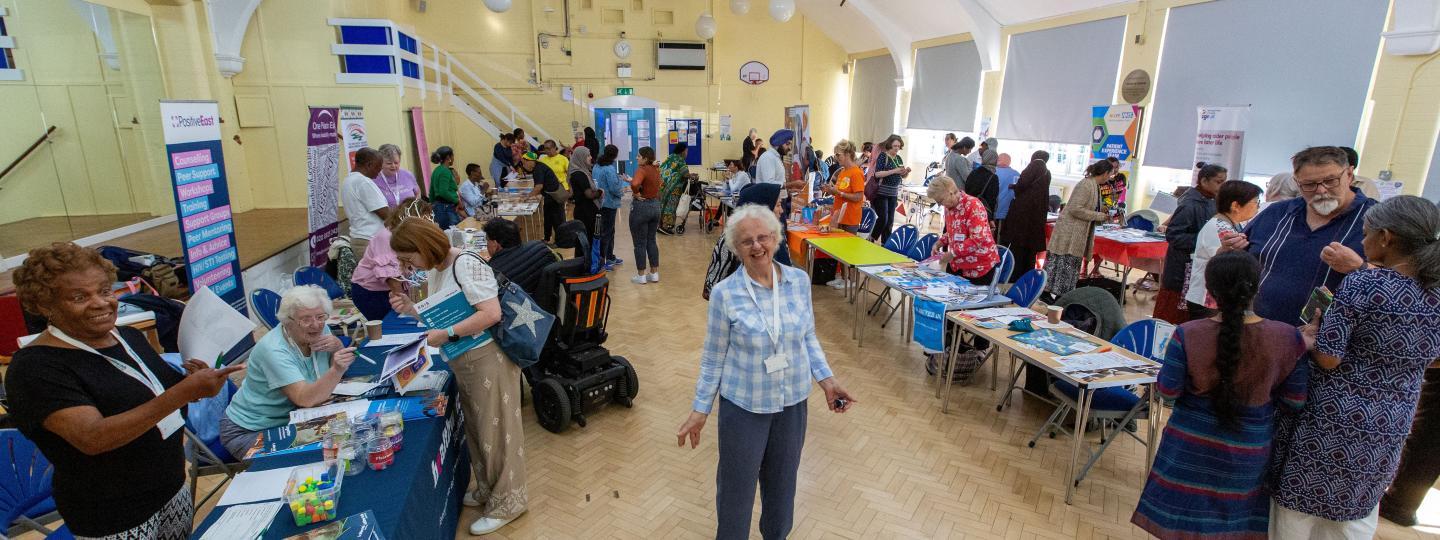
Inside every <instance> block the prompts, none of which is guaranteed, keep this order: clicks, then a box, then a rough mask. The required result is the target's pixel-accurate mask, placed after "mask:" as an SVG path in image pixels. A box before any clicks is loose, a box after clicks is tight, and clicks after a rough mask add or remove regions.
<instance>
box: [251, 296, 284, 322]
mask: <svg viewBox="0 0 1440 540" xmlns="http://www.w3.org/2000/svg"><path fill="white" fill-rule="evenodd" d="M250 311H252V312H254V313H255V316H257V317H260V322H261V323H264V324H265V329H267V330H268V329H271V328H275V327H276V326H280V295H279V294H276V293H275V291H272V290H270V289H255V290H254V291H251V292H250Z"/></svg>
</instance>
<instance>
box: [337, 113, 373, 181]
mask: <svg viewBox="0 0 1440 540" xmlns="http://www.w3.org/2000/svg"><path fill="white" fill-rule="evenodd" d="M340 136H341V137H342V138H344V139H345V164H346V165H345V166H346V167H348V168H347V169H346V170H347V171H353V170H355V152H359V151H360V149H361V148H364V147H366V146H368V145H369V144H370V142H369V140H368V139H367V138H366V137H365V109H362V108H360V107H359V106H357V105H341V106H340Z"/></svg>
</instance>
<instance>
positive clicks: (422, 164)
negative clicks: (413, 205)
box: [410, 107, 433, 194]
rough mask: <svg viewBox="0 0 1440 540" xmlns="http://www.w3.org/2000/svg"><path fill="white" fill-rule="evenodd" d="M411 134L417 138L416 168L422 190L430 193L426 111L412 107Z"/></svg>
mask: <svg viewBox="0 0 1440 540" xmlns="http://www.w3.org/2000/svg"><path fill="white" fill-rule="evenodd" d="M410 134H411V136H413V137H414V139H415V170H416V171H417V172H418V173H419V174H418V175H417V176H419V177H420V178H419V180H420V192H421V193H425V194H428V193H430V168H431V167H433V165H431V163H430V145H429V144H427V143H426V141H425V111H424V110H422V109H421V108H420V107H412V108H411V109H410Z"/></svg>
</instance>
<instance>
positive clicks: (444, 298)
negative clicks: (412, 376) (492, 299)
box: [415, 288, 490, 360]
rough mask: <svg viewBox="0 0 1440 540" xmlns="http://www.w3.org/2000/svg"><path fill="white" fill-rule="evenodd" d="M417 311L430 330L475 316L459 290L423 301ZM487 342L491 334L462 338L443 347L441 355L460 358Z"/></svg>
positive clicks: (484, 333) (416, 306)
mask: <svg viewBox="0 0 1440 540" xmlns="http://www.w3.org/2000/svg"><path fill="white" fill-rule="evenodd" d="M415 311H418V312H419V313H420V319H421V320H423V321H425V326H427V327H429V328H450V327H451V326H455V325H456V324H457V323H459V322H460V321H463V320H465V319H467V318H469V317H470V316H471V315H474V314H475V308H474V307H473V306H471V305H470V303H469V302H468V301H466V300H465V294H464V293H463V292H461V291H460V289H458V288H455V289H451V290H450V292H449V293H448V294H442V295H435V296H431V297H430V298H426V299H425V300H422V301H421V302H420V303H418V304H415ZM487 341H490V333H489V332H481V333H480V334H477V335H473V336H461V337H460V339H459V340H456V341H452V342H449V343H446V344H444V345H441V346H440V354H442V355H444V357H445V359H446V360H449V359H452V358H459V357H460V355H462V354H465V352H466V351H469V350H470V349H473V348H475V347H478V346H480V345H481V344H483V343H485V342H487Z"/></svg>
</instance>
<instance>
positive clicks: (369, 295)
mask: <svg viewBox="0 0 1440 540" xmlns="http://www.w3.org/2000/svg"><path fill="white" fill-rule="evenodd" d="M399 208H400V211H398V212H391V213H390V217H389V218H387V219H386V220H385V226H384V227H383V228H381V229H380V230H379V231H376V232H375V236H373V237H371V238H370V245H369V247H366V248H365V255H364V256H363V257H362V258H361V259H360V262H359V263H356V265H355V272H354V273H352V274H350V299H351V300H353V301H354V302H355V308H356V309H359V310H360V313H361V314H363V315H365V318H366V319H367V320H372V321H378V320H381V319H384V318H385V315H388V314H389V313H390V293H391V292H397V293H401V294H404V293H405V282H403V281H401V280H400V276H401V275H402V274H403V269H402V268H400V261H399V259H396V258H395V251H394V250H392V249H390V231H392V230H394V229H395V227H396V226H398V225H400V222H401V221H402V220H404V219H405V218H415V217H419V218H425V219H431V214H430V203H428V202H425V200H424V199H417V198H414V197H411V198H408V199H405V200H404V201H401V202H400V206H399Z"/></svg>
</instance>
